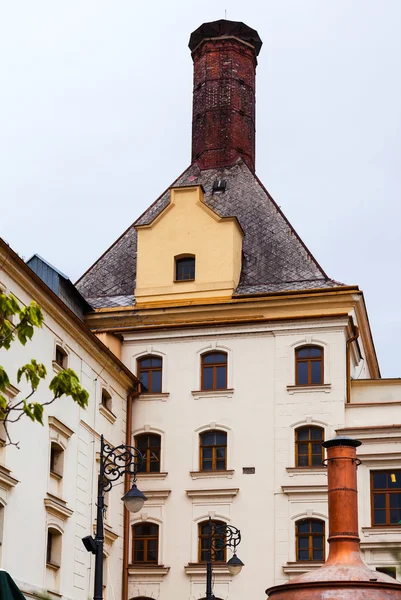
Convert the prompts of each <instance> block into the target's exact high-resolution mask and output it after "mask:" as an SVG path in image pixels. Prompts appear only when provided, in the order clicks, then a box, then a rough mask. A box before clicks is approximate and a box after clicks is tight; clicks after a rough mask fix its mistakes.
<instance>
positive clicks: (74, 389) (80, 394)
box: [49, 369, 89, 408]
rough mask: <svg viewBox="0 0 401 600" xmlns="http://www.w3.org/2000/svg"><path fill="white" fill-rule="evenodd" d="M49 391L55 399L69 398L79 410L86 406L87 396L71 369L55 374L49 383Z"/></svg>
mask: <svg viewBox="0 0 401 600" xmlns="http://www.w3.org/2000/svg"><path fill="white" fill-rule="evenodd" d="M49 388H50V390H51V391H52V392H53V393H54V395H55V397H56V398H60V397H61V396H70V397H71V398H72V399H73V400H74V402H76V403H77V404H78V405H79V406H80V407H81V408H86V407H87V405H88V399H89V394H88V392H87V391H86V390H85V389H84V388H83V387H81V384H80V383H79V379H78V375H77V374H76V373H75V372H74V371H73V370H72V369H64V370H63V371H60V373H57V375H56V376H55V377H53V379H52V380H51V382H50V385H49Z"/></svg>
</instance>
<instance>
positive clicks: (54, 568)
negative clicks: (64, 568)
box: [46, 562, 60, 571]
mask: <svg viewBox="0 0 401 600" xmlns="http://www.w3.org/2000/svg"><path fill="white" fill-rule="evenodd" d="M46 568H47V569H51V570H52V571H58V570H59V568H60V565H56V564H55V563H50V562H47V563H46Z"/></svg>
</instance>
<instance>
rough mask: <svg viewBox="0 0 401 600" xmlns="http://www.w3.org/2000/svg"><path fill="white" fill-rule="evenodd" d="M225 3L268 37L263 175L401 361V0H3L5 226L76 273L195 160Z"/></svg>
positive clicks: (396, 369) (391, 370) (261, 92)
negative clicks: (195, 62)
mask: <svg viewBox="0 0 401 600" xmlns="http://www.w3.org/2000/svg"><path fill="white" fill-rule="evenodd" d="M225 10H227V18H228V19H230V20H240V21H244V22H245V23H246V24H248V25H249V26H251V27H253V28H255V29H257V30H258V32H259V34H260V36H261V38H262V40H263V43H264V44H263V47H262V51H261V53H260V56H259V65H258V68H257V152H256V168H257V169H256V170H257V173H258V175H259V177H260V178H261V179H262V181H263V182H264V184H265V185H266V187H267V188H268V190H269V191H270V193H271V194H272V195H273V197H274V198H275V200H276V201H277V203H278V204H279V205H280V206H281V208H282V209H283V211H284V213H285V214H286V216H287V217H288V218H289V220H290V221H291V223H292V224H293V226H294V227H295V229H296V230H297V232H298V233H299V234H300V235H301V237H302V238H303V240H304V242H305V243H306V244H307V246H308V247H309V249H310V250H311V252H312V253H313V254H314V256H315V257H316V258H317V260H318V261H319V262H320V264H321V265H322V267H323V268H324V269H325V271H326V272H327V273H328V275H329V276H330V277H333V278H334V279H337V280H340V281H343V282H346V283H348V284H358V285H359V286H360V288H361V289H362V290H363V291H364V292H365V299H366V302H367V306H368V310H369V316H370V322H371V326H372V329H373V334H374V337H375V342H376V348H377V352H378V357H379V362H380V365H381V369H382V375H383V376H386V377H391V376H393V377H395V376H401V364H400V362H401V361H400V356H401V354H400V338H401V314H400V293H401V276H400V271H401V269H400V265H401V233H400V231H401V177H400V167H401V108H400V107H401V1H400V0H332V1H330V2H329V1H327V0H261V1H258V0H248V1H247V2H244V1H243V0H242V1H237V0H212V1H211V0H203V1H202V2H194V1H193V0H170V1H166V0H153V1H152V2H149V1H147V2H144V1H142V0H47V1H46V0H18V1H17V0H0V56H1V58H0V202H1V218H0V235H1V236H2V237H3V238H4V239H6V241H8V243H9V244H10V245H11V246H12V247H13V249H14V250H16V251H17V252H18V253H19V254H20V255H21V256H23V257H24V258H29V257H30V256H31V255H32V254H34V253H38V254H40V255H41V256H43V257H44V258H45V259H47V260H48V261H49V262H51V263H52V264H54V265H55V266H56V267H58V268H59V269H60V270H62V271H63V272H65V273H66V274H68V275H69V277H70V278H71V279H72V280H73V281H75V280H76V279H77V278H78V277H79V276H80V275H81V274H82V273H83V272H84V271H85V270H86V269H87V268H88V267H89V266H90V265H91V264H92V263H93V262H94V261H95V260H96V259H97V258H98V257H99V256H100V254H101V253H103V252H104V250H106V248H107V247H108V246H109V245H110V244H111V243H112V242H113V241H114V240H115V239H116V238H117V237H118V236H119V235H120V234H121V233H122V232H123V231H124V230H125V229H126V228H127V227H128V226H129V225H130V224H131V223H132V222H133V221H134V220H135V219H136V218H137V217H138V215H140V214H141V213H142V212H143V210H144V209H145V208H146V207H147V206H148V205H149V204H151V203H152V202H153V201H154V200H155V198H156V197H157V196H158V195H159V194H160V193H161V192H162V191H163V190H164V189H165V188H166V187H168V186H169V185H170V184H171V183H172V181H173V180H174V179H175V178H176V177H177V176H178V175H179V174H180V173H181V172H182V171H183V170H184V169H185V168H186V167H187V166H188V164H189V162H190V150H191V144H190V141H191V105H192V60H191V56H190V53H189V50H188V47H187V44H188V39H189V35H190V33H191V31H193V30H194V29H196V28H197V27H198V26H199V25H200V24H201V23H202V22H205V21H213V20H216V19H220V18H224V15H225Z"/></svg>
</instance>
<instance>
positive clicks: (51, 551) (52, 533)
mask: <svg viewBox="0 0 401 600" xmlns="http://www.w3.org/2000/svg"><path fill="white" fill-rule="evenodd" d="M46 533H47V541H46V565H47V566H49V567H52V568H57V569H59V568H60V567H61V552H62V533H61V532H60V531H59V530H58V529H55V527H54V526H51V525H49V526H48V528H47V532H46Z"/></svg>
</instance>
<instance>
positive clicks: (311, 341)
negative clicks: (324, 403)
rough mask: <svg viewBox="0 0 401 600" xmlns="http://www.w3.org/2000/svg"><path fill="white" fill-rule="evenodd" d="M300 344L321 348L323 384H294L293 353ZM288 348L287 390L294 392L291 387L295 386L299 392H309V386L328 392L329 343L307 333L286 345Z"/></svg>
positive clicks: (300, 346)
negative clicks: (288, 378) (288, 375)
mask: <svg viewBox="0 0 401 600" xmlns="http://www.w3.org/2000/svg"><path fill="white" fill-rule="evenodd" d="M302 346H318V347H320V348H322V350H323V384H321V385H320V386H319V385H317V386H309V385H306V386H304V385H302V386H301V385H296V384H295V381H296V378H295V353H296V351H297V350H298V349H299V348H302ZM288 349H289V358H288V359H289V360H290V369H289V373H290V383H289V385H288V386H287V390H288V391H290V392H292V393H294V391H293V388H296V389H297V390H299V391H300V392H302V391H304V392H310V391H311V390H310V388H316V390H317V388H318V387H320V388H322V389H321V390H319V391H323V392H329V391H330V387H327V386H330V381H331V379H330V360H329V359H330V345H329V344H328V343H327V342H325V341H324V340H322V339H320V338H316V337H314V336H313V335H307V336H305V337H304V338H303V339H299V340H297V341H296V342H294V343H292V344H290V345H289V346H288Z"/></svg>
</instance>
